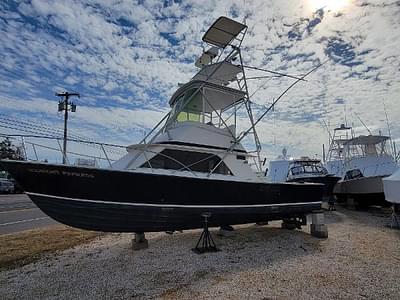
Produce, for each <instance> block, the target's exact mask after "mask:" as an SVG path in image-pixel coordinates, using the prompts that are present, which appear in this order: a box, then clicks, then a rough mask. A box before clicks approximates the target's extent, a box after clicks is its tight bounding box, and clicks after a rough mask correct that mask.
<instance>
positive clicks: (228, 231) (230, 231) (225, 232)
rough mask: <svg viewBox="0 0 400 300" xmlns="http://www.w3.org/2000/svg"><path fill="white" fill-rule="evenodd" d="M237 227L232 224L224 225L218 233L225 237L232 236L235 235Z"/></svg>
mask: <svg viewBox="0 0 400 300" xmlns="http://www.w3.org/2000/svg"><path fill="white" fill-rule="evenodd" d="M234 231H235V229H234V228H233V227H232V226H231V225H222V226H221V227H220V228H219V230H218V233H217V234H218V235H219V236H223V237H230V236H233V235H235V232H234Z"/></svg>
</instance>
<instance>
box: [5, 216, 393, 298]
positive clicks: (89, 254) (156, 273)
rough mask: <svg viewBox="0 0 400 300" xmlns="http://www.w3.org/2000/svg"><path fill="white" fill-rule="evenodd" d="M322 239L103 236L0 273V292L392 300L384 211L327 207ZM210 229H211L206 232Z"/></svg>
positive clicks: (245, 233)
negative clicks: (196, 249) (207, 241)
mask: <svg viewBox="0 0 400 300" xmlns="http://www.w3.org/2000/svg"><path fill="white" fill-rule="evenodd" d="M326 219H327V223H328V225H329V238H328V239H327V240H319V239H317V238H314V237H312V236H310V235H309V232H308V230H309V229H308V226H307V227H303V230H294V231H289V230H286V229H280V228H279V227H280V224H279V223H278V222H273V223H271V224H270V225H268V226H256V225H243V226H236V227H235V228H236V231H235V234H234V236H232V237H218V236H216V235H215V234H214V238H215V240H216V243H217V245H218V246H219V248H220V249H221V251H220V252H216V253H206V254H202V255H197V254H195V253H193V252H192V251H191V250H190V249H191V248H192V247H193V246H194V245H195V243H196V241H197V238H198V236H199V231H186V232H184V233H177V234H174V235H172V236H170V235H166V234H165V233H154V234H147V235H146V237H147V238H148V240H149V249H146V250H141V251H132V250H131V239H132V235H131V234H110V235H106V236H104V237H102V238H100V239H98V240H95V241H94V242H91V243H90V244H86V245H81V246H78V247H75V248H73V249H69V250H66V251H63V252H60V253H57V254H56V255H50V256H47V257H45V258H43V259H42V260H40V261H38V262H36V263H33V264H30V265H27V266H24V267H21V268H18V269H14V270H11V271H4V272H1V273H0V299H32V298H40V299H127V298H128V299H132V298H138V299H154V298H161V299H176V298H179V299H215V298H217V299H288V298H290V299H294V298H295V299H365V298H372V299H400V280H399V276H400V251H399V249H400V231H396V230H391V229H388V228H385V227H384V226H383V225H384V224H386V223H387V222H388V214H387V213H382V212H380V211H368V212H355V211H349V210H346V209H343V208H340V209H339V210H338V211H335V212H328V213H326ZM214 233H215V232H214Z"/></svg>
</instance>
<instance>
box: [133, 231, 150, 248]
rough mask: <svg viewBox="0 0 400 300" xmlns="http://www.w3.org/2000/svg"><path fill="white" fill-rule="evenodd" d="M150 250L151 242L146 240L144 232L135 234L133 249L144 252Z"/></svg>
mask: <svg viewBox="0 0 400 300" xmlns="http://www.w3.org/2000/svg"><path fill="white" fill-rule="evenodd" d="M147 248H149V241H148V240H146V236H145V234H144V232H135V238H134V239H133V240H132V249H133V250H134V251H136V250H142V249H147Z"/></svg>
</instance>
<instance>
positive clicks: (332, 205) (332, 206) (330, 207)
mask: <svg viewBox="0 0 400 300" xmlns="http://www.w3.org/2000/svg"><path fill="white" fill-rule="evenodd" d="M334 210H336V207H335V198H334V197H333V195H330V196H329V199H328V211H334Z"/></svg>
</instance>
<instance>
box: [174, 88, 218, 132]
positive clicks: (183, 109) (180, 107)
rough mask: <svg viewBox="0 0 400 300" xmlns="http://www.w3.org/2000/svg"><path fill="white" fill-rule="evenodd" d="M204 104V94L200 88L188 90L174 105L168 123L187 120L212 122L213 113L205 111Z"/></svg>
mask: <svg viewBox="0 0 400 300" xmlns="http://www.w3.org/2000/svg"><path fill="white" fill-rule="evenodd" d="M203 105H204V103H203V95H202V93H201V92H200V91H199V89H197V88H194V89H190V90H188V91H186V92H185V93H184V94H182V95H181V96H180V97H179V98H178V99H177V100H176V101H175V103H174V105H173V106H172V111H171V115H170V119H169V120H168V124H173V123H175V122H186V121H192V122H201V123H210V122H211V120H212V113H211V112H210V113H207V112H204V109H203Z"/></svg>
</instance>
